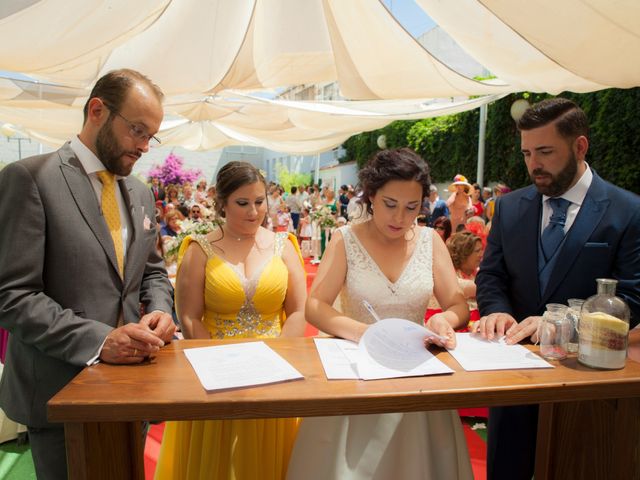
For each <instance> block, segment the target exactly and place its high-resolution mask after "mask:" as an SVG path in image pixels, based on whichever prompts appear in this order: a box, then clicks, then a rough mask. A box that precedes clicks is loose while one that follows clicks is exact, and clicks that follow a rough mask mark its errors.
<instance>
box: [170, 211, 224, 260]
mask: <svg viewBox="0 0 640 480" xmlns="http://www.w3.org/2000/svg"><path fill="white" fill-rule="evenodd" d="M179 223H180V233H178V235H176V236H175V237H169V238H168V239H167V240H166V241H165V242H164V261H165V262H166V263H167V264H170V263H174V262H176V261H177V260H178V252H179V251H180V245H182V241H183V240H184V239H185V237H186V236H187V235H206V234H207V233H209V232H210V231H212V230H213V229H214V228H216V227H218V226H220V225H222V223H224V222H223V220H222V219H218V218H216V219H214V220H210V221H206V222H194V221H193V220H189V219H185V220H182V221H180V222H179Z"/></svg>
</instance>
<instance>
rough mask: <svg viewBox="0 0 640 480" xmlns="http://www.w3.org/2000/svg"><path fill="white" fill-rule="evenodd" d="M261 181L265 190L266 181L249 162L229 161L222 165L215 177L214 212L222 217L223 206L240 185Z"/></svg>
mask: <svg viewBox="0 0 640 480" xmlns="http://www.w3.org/2000/svg"><path fill="white" fill-rule="evenodd" d="M256 182H262V184H263V185H264V188H265V191H266V189H267V182H266V181H265V179H264V177H263V176H262V174H261V173H260V170H258V169H257V168H256V167H255V166H254V165H252V164H250V163H249V162H237V161H233V162H229V163H227V164H226V165H225V166H223V167H222V168H221V169H220V171H219V172H218V175H217V177H216V213H217V214H218V216H220V217H224V216H225V213H224V206H225V205H226V204H227V200H228V199H229V196H231V194H232V193H233V192H235V191H236V190H237V189H239V188H240V187H244V186H245V185H251V184H252V183H256Z"/></svg>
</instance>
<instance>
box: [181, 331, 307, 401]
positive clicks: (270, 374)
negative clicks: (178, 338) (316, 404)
mask: <svg viewBox="0 0 640 480" xmlns="http://www.w3.org/2000/svg"><path fill="white" fill-rule="evenodd" d="M184 354H185V355H186V356H187V359H188V360H189V362H190V363H191V366H192V367H193V369H194V370H195V372H196V375H197V376H198V379H199V380H200V383H202V386H203V387H204V388H205V389H206V390H222V389H225V388H238V387H247V386H251V385H265V384H267V383H276V382H285V381H287V380H297V379H300V378H304V377H303V376H302V374H301V373H300V372H298V371H297V370H296V369H295V368H293V367H292V366H291V365H290V364H289V363H288V362H287V361H286V360H285V359H284V358H282V357H281V356H280V355H278V354H277V353H276V352H274V351H273V350H272V349H271V348H269V347H268V346H267V345H266V344H265V343H264V342H247V343H234V344H232V345H219V346H215V347H201V348H189V349H187V350H184Z"/></svg>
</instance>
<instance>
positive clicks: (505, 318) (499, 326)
mask: <svg viewBox="0 0 640 480" xmlns="http://www.w3.org/2000/svg"><path fill="white" fill-rule="evenodd" d="M515 325H518V322H516V320H515V318H513V317H512V316H511V315H509V314H508V313H492V314H490V315H487V316H485V317H482V318H481V319H480V320H478V321H477V322H476V324H475V325H474V327H473V333H479V334H480V336H482V337H483V338H486V339H487V340H493V339H494V338H495V337H497V338H500V337H502V336H503V335H505V333H506V332H507V331H508V330H509V329H510V328H512V327H513V326H515Z"/></svg>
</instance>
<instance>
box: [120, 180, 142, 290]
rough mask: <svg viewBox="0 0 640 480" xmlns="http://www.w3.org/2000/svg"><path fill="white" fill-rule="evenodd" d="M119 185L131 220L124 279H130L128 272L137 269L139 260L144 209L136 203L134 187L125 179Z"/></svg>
mask: <svg viewBox="0 0 640 480" xmlns="http://www.w3.org/2000/svg"><path fill="white" fill-rule="evenodd" d="M118 185H119V186H120V192H121V193H122V198H123V199H124V203H125V205H126V210H127V212H128V213H129V218H130V219H131V230H130V232H129V242H128V243H129V244H128V245H127V258H126V261H125V263H124V278H125V279H127V278H130V277H131V275H127V272H128V271H130V270H131V269H132V268H135V265H134V263H135V260H136V258H138V255H137V253H136V252H135V247H136V239H137V238H138V236H139V235H140V233H141V232H140V227H141V226H142V218H141V215H142V208H141V207H140V206H138V205H137V204H136V203H137V202H135V201H134V199H135V194H134V192H133V187H132V186H131V184H130V182H129V181H128V180H127V179H126V178H124V179H122V180H119V181H118Z"/></svg>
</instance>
